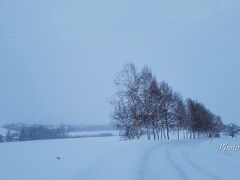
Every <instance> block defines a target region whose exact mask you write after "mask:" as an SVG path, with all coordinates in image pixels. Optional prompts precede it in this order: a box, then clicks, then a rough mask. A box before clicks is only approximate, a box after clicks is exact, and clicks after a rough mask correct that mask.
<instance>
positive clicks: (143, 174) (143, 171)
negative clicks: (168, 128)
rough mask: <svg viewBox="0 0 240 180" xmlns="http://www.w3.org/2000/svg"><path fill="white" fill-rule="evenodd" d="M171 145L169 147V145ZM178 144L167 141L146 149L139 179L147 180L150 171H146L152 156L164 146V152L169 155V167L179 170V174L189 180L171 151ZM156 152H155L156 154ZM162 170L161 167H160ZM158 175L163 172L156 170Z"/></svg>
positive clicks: (183, 179) (181, 177) (184, 179)
mask: <svg viewBox="0 0 240 180" xmlns="http://www.w3.org/2000/svg"><path fill="white" fill-rule="evenodd" d="M168 146H169V147H168ZM176 146H177V145H171V144H169V142H167V143H160V144H157V145H155V146H153V147H152V148H150V149H149V150H148V151H146V152H145V153H144V155H143V158H142V163H141V168H140V171H139V180H147V179H149V176H148V173H146V171H147V170H148V168H149V167H148V166H149V162H150V157H151V156H152V155H155V154H157V153H159V152H155V151H156V150H157V149H158V148H162V150H163V152H164V153H166V155H167V156H166V157H167V161H168V162H169V163H170V165H171V166H170V167H169V168H174V169H175V170H176V171H177V172H178V176H179V177H180V179H182V180H189V179H188V177H187V175H186V173H185V171H183V170H182V169H181V168H180V167H179V166H178V165H177V164H176V162H175V161H174V157H173V156H172V153H171V149H172V148H174V147H176ZM154 153H155V154H154ZM162 156H164V154H162ZM165 164H166V166H167V165H168V163H167V162H166V163H165ZM160 171H161V169H160ZM156 173H157V174H158V175H159V174H161V172H160V173H159V171H157V172H156Z"/></svg>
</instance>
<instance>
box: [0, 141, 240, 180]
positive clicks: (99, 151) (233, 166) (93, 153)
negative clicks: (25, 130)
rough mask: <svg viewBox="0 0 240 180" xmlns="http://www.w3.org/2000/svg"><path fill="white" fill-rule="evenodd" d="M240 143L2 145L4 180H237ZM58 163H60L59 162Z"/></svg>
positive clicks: (0, 166) (0, 165)
mask: <svg viewBox="0 0 240 180" xmlns="http://www.w3.org/2000/svg"><path fill="white" fill-rule="evenodd" d="M224 143H228V144H229V145H235V144H236V145H239V144H240V141H239V139H215V140H213V141H211V140H196V141H190V140H185V141H184V140H182V141H176V140H171V141H147V140H140V141H120V140H119V137H105V138H86V139H85V138H83V139H82V138H80V139H63V140H44V141H29V142H14V143H3V144H0V159H1V163H0V179H1V180H16V179H18V180H33V179H34V180H43V179H44V180H123V179H124V180H135V179H136V180H155V179H165V180H182V179H183V180H198V179H199V180H202V179H204V180H229V179H231V180H238V179H239V177H240V171H239V167H240V151H235V152H220V151H219V146H220V145H221V144H224ZM57 157H58V158H57Z"/></svg>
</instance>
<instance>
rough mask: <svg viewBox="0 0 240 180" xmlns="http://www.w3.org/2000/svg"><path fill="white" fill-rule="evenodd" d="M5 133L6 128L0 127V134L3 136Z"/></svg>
mask: <svg viewBox="0 0 240 180" xmlns="http://www.w3.org/2000/svg"><path fill="white" fill-rule="evenodd" d="M6 133H7V129H5V128H3V127H0V134H1V135H3V136H5V135H6Z"/></svg>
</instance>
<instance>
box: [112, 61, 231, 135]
mask: <svg viewBox="0 0 240 180" xmlns="http://www.w3.org/2000/svg"><path fill="white" fill-rule="evenodd" d="M114 83H115V85H116V89H117V92H116V94H115V96H114V97H113V98H112V99H111V101H110V103H111V105H112V107H113V112H112V114H111V116H112V119H113V124H114V126H115V127H116V128H117V129H119V130H120V134H121V135H122V136H123V137H125V138H127V139H134V138H137V139H139V138H140V137H141V136H142V135H145V134H146V135H147V137H148V139H151V136H152V137H153V139H170V133H169V132H170V131H177V132H178V139H179V138H180V137H179V134H180V133H179V132H180V131H181V132H183V138H193V139H196V138H203V137H218V136H220V132H221V131H222V130H223V129H224V127H225V126H224V125H223V122H222V119H221V117H220V116H218V115H215V114H214V113H213V112H211V111H210V110H209V109H207V108H206V107H205V106H204V104H202V103H200V102H198V101H196V100H192V99H191V98H188V99H186V100H183V99H182V97H181V96H180V95H179V94H178V93H177V92H175V91H174V90H173V89H172V88H171V87H170V86H169V85H168V84H167V83H166V82H164V81H161V82H159V81H158V80H157V79H156V77H155V76H154V74H153V73H152V71H151V69H150V68H149V67H148V66H145V67H144V68H143V69H142V70H141V71H140V72H138V71H137V70H136V68H135V65H134V64H132V63H129V64H127V65H125V66H124V67H123V69H122V70H121V71H120V73H119V74H118V75H117V77H116V78H115V79H114ZM226 127H228V126H226Z"/></svg>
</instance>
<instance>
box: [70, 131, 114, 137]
mask: <svg viewBox="0 0 240 180" xmlns="http://www.w3.org/2000/svg"><path fill="white" fill-rule="evenodd" d="M103 134H112V135H113V136H118V135H119V132H118V131H115V130H109V131H79V132H70V133H68V135H69V136H72V137H75V136H100V135H103Z"/></svg>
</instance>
